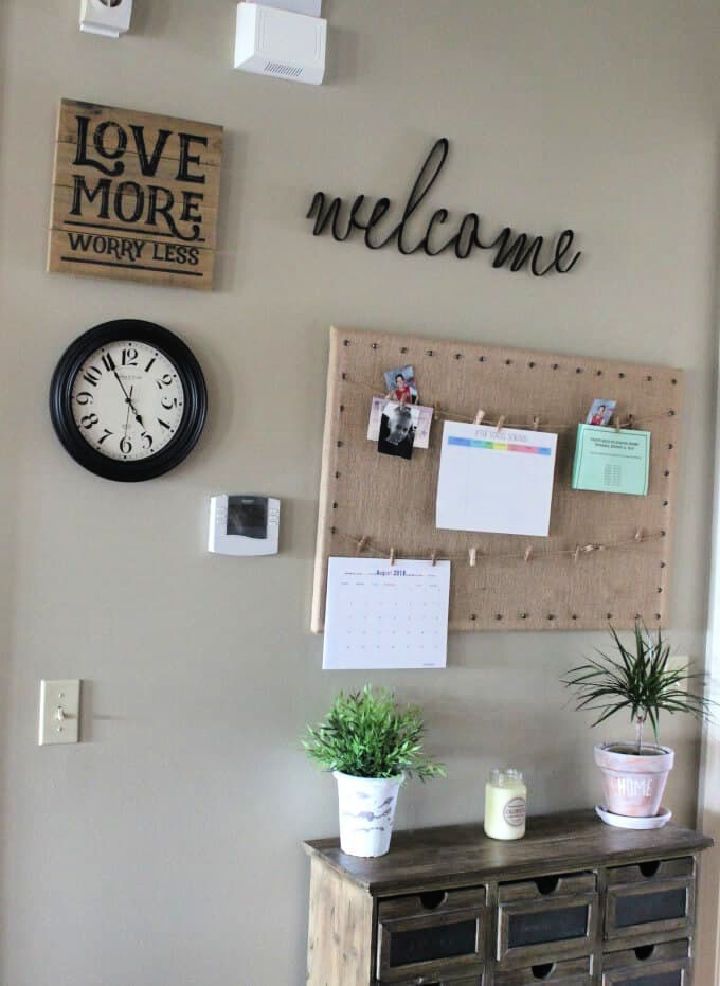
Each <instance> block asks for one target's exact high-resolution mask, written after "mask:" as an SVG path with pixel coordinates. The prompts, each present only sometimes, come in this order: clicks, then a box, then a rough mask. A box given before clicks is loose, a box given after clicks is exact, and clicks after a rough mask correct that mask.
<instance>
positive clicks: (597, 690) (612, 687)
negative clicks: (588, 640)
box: [562, 620, 717, 740]
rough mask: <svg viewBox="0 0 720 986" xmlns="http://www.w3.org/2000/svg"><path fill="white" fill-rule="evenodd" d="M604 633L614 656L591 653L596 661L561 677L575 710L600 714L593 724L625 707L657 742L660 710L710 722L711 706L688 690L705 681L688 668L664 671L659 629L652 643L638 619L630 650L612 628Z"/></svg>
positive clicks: (665, 650) (666, 652)
mask: <svg viewBox="0 0 720 986" xmlns="http://www.w3.org/2000/svg"><path fill="white" fill-rule="evenodd" d="M610 635H611V637H612V640H613V643H614V645H615V650H616V652H617V656H612V655H610V654H605V653H604V652H603V651H600V650H596V654H597V657H595V658H589V659H588V660H587V662H586V663H584V664H580V665H577V666H576V667H574V668H571V669H570V670H569V671H568V672H567V674H566V675H565V677H564V678H563V679H562V683H563V684H564V685H565V686H566V687H567V688H570V689H572V690H573V691H574V692H575V695H576V698H577V704H576V709H577V710H578V711H592V712H600V716H599V717H598V718H597V719H596V720H595V722H593V726H597V725H599V724H600V723H602V722H605V720H606V719H609V718H610V717H611V716H613V715H615V713H616V712H620V711H621V710H622V709H628V708H629V709H630V720H631V722H635V721H637V720H638V719H642V720H643V721H646V720H649V721H650V724H651V726H652V728H653V733H654V735H655V739H656V740H657V739H658V735H659V725H660V713H661V712H667V713H668V714H669V715H673V714H674V713H676V712H680V713H684V714H689V715H693V716H695V717H696V718H698V719H700V720H704V721H712V720H713V710H714V708H716V707H717V703H715V702H714V701H711V700H710V699H709V698H707V696H705V695H703V694H696V693H694V692H691V691H689V690H688V686H689V685H691V684H692V683H696V682H697V683H700V684H702V685H705V684H706V683H707V677H706V676H705V675H703V674H697V673H690V671H689V666H688V665H685V666H684V667H682V668H677V667H675V668H669V667H668V662H669V660H670V645H669V644H668V643H666V642H665V641H664V640H663V636H662V630H661V629H658V633H657V637H656V638H655V639H653V636H652V634H651V633H650V632H649V631H648V629H647V627H645V626H644V625H643V623H642V621H641V620H636V621H635V628H634V632H633V650H630V649H629V648H627V647H626V646H625V645H624V644H623V642H622V641H621V639H620V636H619V635H618V633H617V631H616V630H615V628H614V627H612V626H611V627H610ZM679 686H682V687H679Z"/></svg>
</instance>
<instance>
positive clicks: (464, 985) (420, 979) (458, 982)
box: [395, 972, 485, 986]
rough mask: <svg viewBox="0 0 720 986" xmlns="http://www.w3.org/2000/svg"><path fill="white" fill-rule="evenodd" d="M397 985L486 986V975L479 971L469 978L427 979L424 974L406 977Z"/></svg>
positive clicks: (396, 985)
mask: <svg viewBox="0 0 720 986" xmlns="http://www.w3.org/2000/svg"><path fill="white" fill-rule="evenodd" d="M395 986H485V975H484V973H482V972H481V973H479V975H477V976H471V977H470V978H469V979H468V978H467V977H463V978H462V979H426V978H425V977H424V976H422V975H421V976H417V977H416V978H415V979H406V980H404V981H403V982H402V983H395Z"/></svg>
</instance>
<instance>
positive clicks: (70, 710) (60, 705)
mask: <svg viewBox="0 0 720 986" xmlns="http://www.w3.org/2000/svg"><path fill="white" fill-rule="evenodd" d="M79 721H80V681H79V680H78V679H76V678H74V679H71V680H68V679H65V680H63V681H41V682H40V723H39V727H38V746H50V745H54V744H56V743H77V741H78V738H79V737H78V724H79Z"/></svg>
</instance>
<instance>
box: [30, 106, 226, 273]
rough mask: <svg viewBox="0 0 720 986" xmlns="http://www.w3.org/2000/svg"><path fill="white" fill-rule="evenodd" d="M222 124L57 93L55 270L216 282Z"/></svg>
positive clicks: (52, 255) (52, 248)
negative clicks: (97, 102)
mask: <svg viewBox="0 0 720 986" xmlns="http://www.w3.org/2000/svg"><path fill="white" fill-rule="evenodd" d="M222 141H223V129H222V127H218V126H214V125H212V124H207V123H193V122H190V121H188V120H180V119H177V118H175V117H170V116H159V115H158V114H155V113H143V112H138V111H135V110H125V109H118V108H116V107H113V106H98V105H96V104H94V103H81V102H76V101H74V100H70V99H63V100H61V102H60V110H59V114H58V128H57V139H56V145H55V173H54V177H53V203H52V217H51V222H50V242H49V250H48V270H50V271H62V272H64V273H68V274H84V275H90V276H92V277H111V278H116V279H119V280H132V281H145V282H150V283H154V284H165V285H173V286H180V287H188V288H198V289H206V290H207V289H210V288H212V286H213V272H214V262H215V247H216V235H217V214H218V195H219V191H220V165H221V161H222Z"/></svg>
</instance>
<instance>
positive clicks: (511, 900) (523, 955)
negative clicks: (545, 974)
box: [497, 873, 598, 967]
mask: <svg viewBox="0 0 720 986" xmlns="http://www.w3.org/2000/svg"><path fill="white" fill-rule="evenodd" d="M597 927H598V897H597V893H596V878H595V874H594V873H575V874H560V875H557V876H543V877H538V878H537V879H535V880H523V881H519V882H513V883H505V884H500V886H499V888H498V937H497V958H498V961H499V962H500V963H501V964H502V965H503V966H512V967H518V966H523V967H530V966H533V965H536V964H543V963H547V962H549V961H551V960H552V961H558V960H560V959H563V958H571V957H572V956H576V955H583V954H587V953H589V952H590V951H591V950H592V944H593V938H594V936H595V935H596V933H597Z"/></svg>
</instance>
